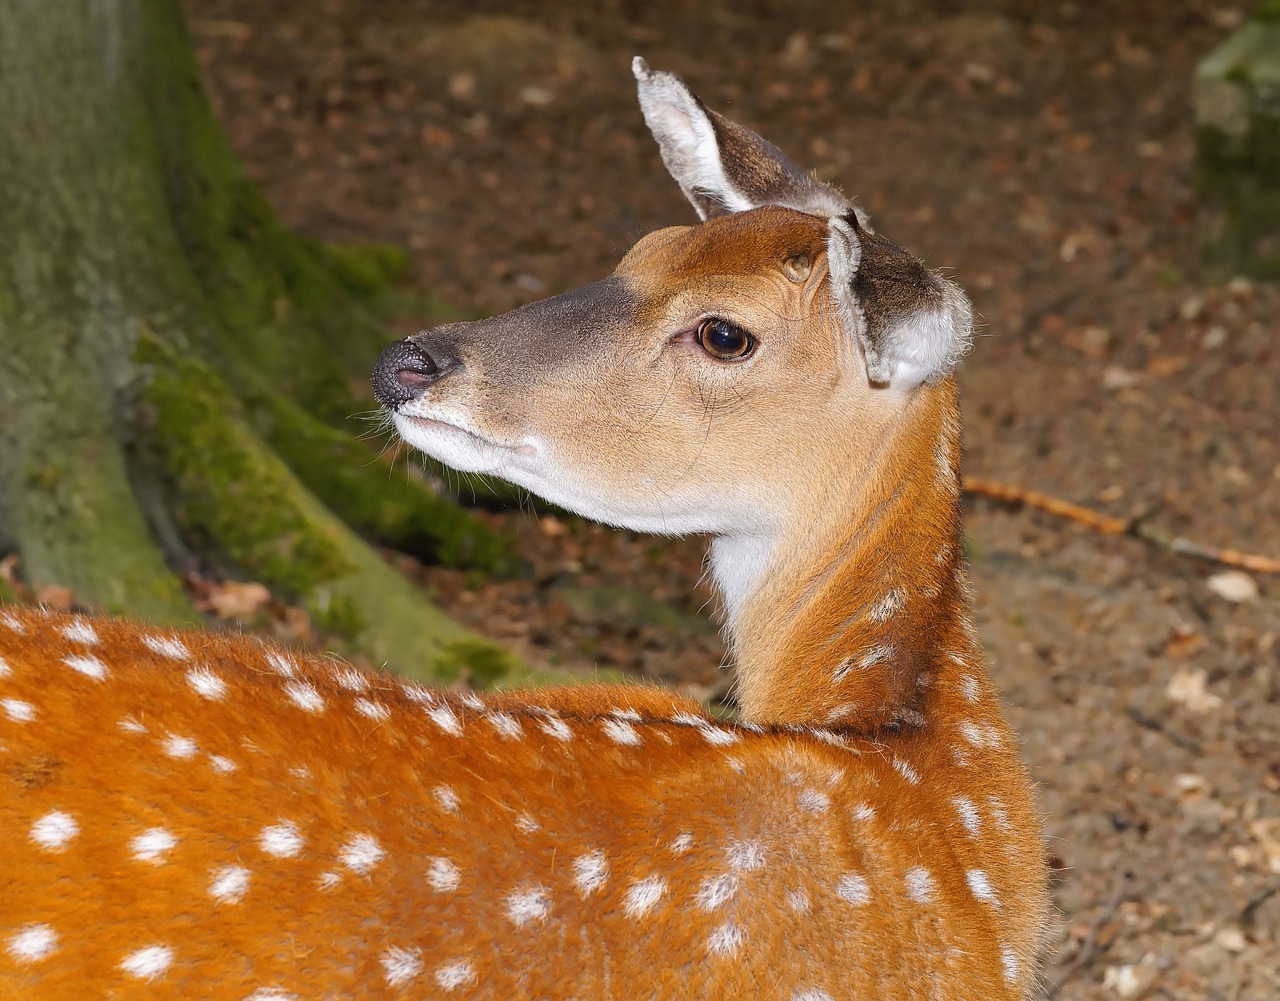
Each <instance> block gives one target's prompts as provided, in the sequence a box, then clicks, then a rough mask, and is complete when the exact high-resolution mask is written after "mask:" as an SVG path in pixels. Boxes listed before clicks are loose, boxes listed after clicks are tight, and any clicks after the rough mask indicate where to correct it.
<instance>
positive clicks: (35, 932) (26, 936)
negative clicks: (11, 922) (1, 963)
mask: <svg viewBox="0 0 1280 1001" xmlns="http://www.w3.org/2000/svg"><path fill="white" fill-rule="evenodd" d="M5 949H6V951H7V952H8V953H9V955H10V956H12V957H13V958H14V959H16V960H17V961H18V962H19V963H38V962H40V960H42V959H44V958H46V957H47V956H51V955H53V953H54V952H56V951H57V949H58V933H57V932H56V931H54V930H53V929H52V928H50V927H49V926H48V925H27V926H26V927H25V928H23V929H22V930H21V931H20V932H18V933H17V934H15V935H11V936H10V937H9V941H8V942H6V943H5Z"/></svg>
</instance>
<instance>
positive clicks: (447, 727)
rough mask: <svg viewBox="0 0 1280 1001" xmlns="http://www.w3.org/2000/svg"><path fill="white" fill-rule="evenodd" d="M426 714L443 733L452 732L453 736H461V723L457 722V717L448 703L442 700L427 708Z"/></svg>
mask: <svg viewBox="0 0 1280 1001" xmlns="http://www.w3.org/2000/svg"><path fill="white" fill-rule="evenodd" d="M427 715H428V716H430V717H431V722H432V723H434V724H435V725H436V726H438V727H439V728H440V729H441V730H443V731H444V732H445V733H448V734H452V735H453V736H455V737H461V736H462V724H461V723H459V722H458V717H457V716H455V715H454V713H453V709H452V707H450V706H449V704H448V703H445V702H442V703H441V704H440V705H438V706H434V707H433V708H431V709H428V710H427Z"/></svg>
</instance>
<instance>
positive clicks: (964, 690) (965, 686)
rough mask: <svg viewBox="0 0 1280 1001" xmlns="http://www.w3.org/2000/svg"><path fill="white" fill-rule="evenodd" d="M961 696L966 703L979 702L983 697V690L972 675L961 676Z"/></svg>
mask: <svg viewBox="0 0 1280 1001" xmlns="http://www.w3.org/2000/svg"><path fill="white" fill-rule="evenodd" d="M960 694H961V695H962V696H963V697H964V700H965V701H966V702H977V701H978V699H979V698H981V696H982V690H981V688H979V686H978V679H977V678H975V677H974V676H973V675H972V674H962V675H961V676H960Z"/></svg>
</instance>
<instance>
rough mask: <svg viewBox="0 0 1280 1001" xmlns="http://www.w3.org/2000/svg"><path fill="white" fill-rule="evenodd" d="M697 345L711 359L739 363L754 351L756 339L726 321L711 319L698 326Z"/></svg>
mask: <svg viewBox="0 0 1280 1001" xmlns="http://www.w3.org/2000/svg"><path fill="white" fill-rule="evenodd" d="M698 343H699V344H701V345H702V349H703V350H704V351H706V352H707V354H709V355H711V356H712V357H713V358H719V359H720V360H721V361H740V360H741V359H743V358H746V357H747V356H748V355H749V354H751V352H752V351H754V350H755V346H756V339H755V338H754V337H752V336H751V335H750V334H749V333H747V332H746V331H745V330H743V329H742V328H741V327H739V326H736V325H734V324H732V323H730V322H729V321H728V320H719V319H715V318H712V319H710V320H703V321H702V322H701V323H699V324H698Z"/></svg>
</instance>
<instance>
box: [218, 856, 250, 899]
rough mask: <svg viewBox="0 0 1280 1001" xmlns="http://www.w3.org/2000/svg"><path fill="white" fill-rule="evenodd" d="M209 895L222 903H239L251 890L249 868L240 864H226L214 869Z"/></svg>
mask: <svg viewBox="0 0 1280 1001" xmlns="http://www.w3.org/2000/svg"><path fill="white" fill-rule="evenodd" d="M210 875H211V876H212V877H213V878H212V880H210V882H209V896H211V897H212V898H213V899H214V900H216V901H217V902H218V903H220V904H238V903H240V901H241V900H243V899H244V895H245V894H246V893H248V892H249V870H248V869H246V868H244V866H239V865H224V866H223V867H222V868H221V869H215V870H213V872H212V873H210Z"/></svg>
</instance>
